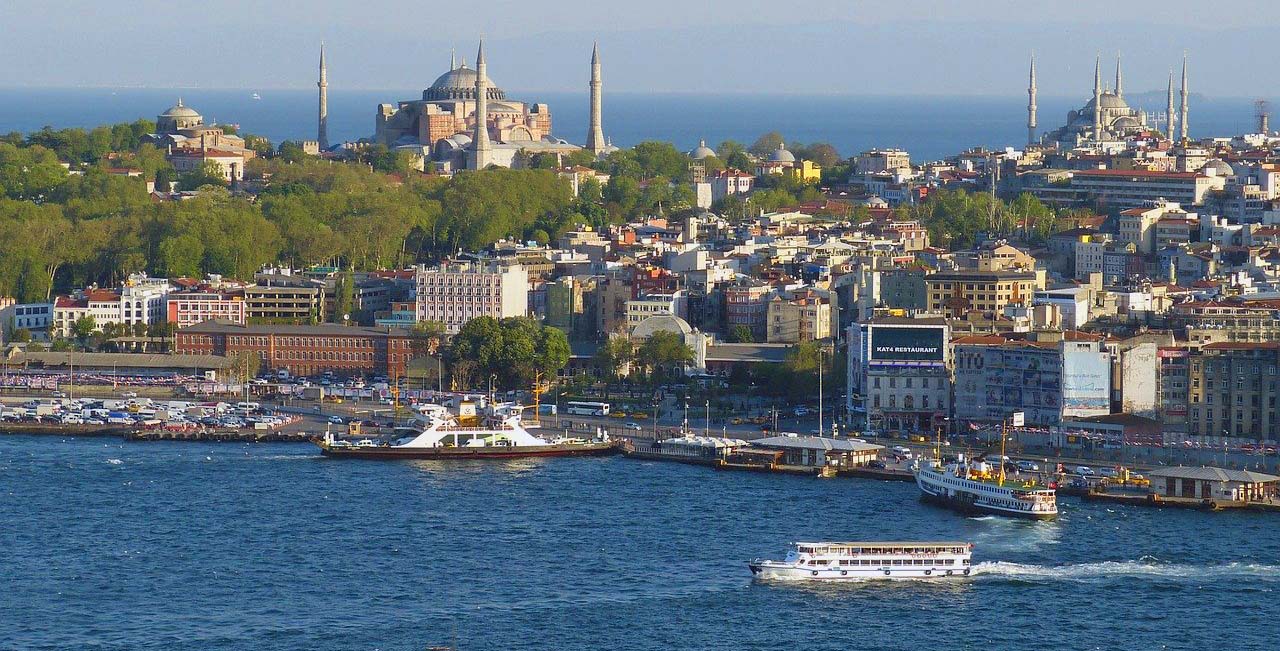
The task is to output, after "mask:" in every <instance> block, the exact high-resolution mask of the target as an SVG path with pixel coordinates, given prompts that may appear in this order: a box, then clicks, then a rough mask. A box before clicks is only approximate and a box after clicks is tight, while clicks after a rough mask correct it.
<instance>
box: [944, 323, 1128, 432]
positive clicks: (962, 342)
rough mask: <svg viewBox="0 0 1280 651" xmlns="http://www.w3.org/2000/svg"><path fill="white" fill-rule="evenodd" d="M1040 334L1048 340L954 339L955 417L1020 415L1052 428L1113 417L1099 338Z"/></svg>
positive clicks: (989, 418) (989, 419) (1105, 360)
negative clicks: (1068, 422) (1066, 422)
mask: <svg viewBox="0 0 1280 651" xmlns="http://www.w3.org/2000/svg"><path fill="white" fill-rule="evenodd" d="M1041 334H1043V335H1046V336H1045V337H1044V338H1043V339H1027V340H1010V339H1006V338H1004V337H999V336H967V337H960V338H957V339H956V340H954V341H953V342H952V346H953V354H954V356H955V415H956V418H958V419H960V420H962V421H987V422H1000V421H1001V420H1003V419H1004V418H1006V417H1008V415H1009V414H1010V413H1013V412H1015V411H1021V412H1024V413H1025V414H1026V422H1027V424H1029V425H1056V424H1059V423H1061V422H1062V421H1063V420H1064V419H1066V418H1073V417H1081V416H1103V415H1107V414H1109V413H1111V359H1110V355H1109V354H1108V353H1107V352H1106V351H1105V350H1104V349H1103V346H1102V341H1101V338H1095V337H1092V336H1089V335H1084V334H1082V333H1077V332H1066V333H1041ZM1052 336H1059V337H1061V338H1060V339H1059V340H1057V341H1053V340H1052V338H1051V337H1052Z"/></svg>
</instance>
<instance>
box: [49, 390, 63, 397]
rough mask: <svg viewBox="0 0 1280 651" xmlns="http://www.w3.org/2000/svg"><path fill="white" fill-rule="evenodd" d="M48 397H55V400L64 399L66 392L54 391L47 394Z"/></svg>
mask: <svg viewBox="0 0 1280 651" xmlns="http://www.w3.org/2000/svg"><path fill="white" fill-rule="evenodd" d="M49 395H51V396H53V397H55V398H65V397H67V392H66V391H54V392H53V393H51V394H49Z"/></svg>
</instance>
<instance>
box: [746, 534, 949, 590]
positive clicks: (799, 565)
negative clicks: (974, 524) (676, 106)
mask: <svg viewBox="0 0 1280 651" xmlns="http://www.w3.org/2000/svg"><path fill="white" fill-rule="evenodd" d="M793 546H794V549H792V550H791V551H790V552H788V553H787V557H786V558H785V559H783V560H781V561H770V560H761V559H756V560H754V561H751V562H750V563H747V566H748V567H750V568H751V574H752V575H754V576H755V577H756V578H758V579H764V580H803V581H866V580H873V579H874V580H894V579H945V578H948V577H951V578H961V577H966V576H969V573H970V571H971V569H972V567H971V565H970V562H971V559H972V556H973V544H972V543H966V542H798V543H794V545H793Z"/></svg>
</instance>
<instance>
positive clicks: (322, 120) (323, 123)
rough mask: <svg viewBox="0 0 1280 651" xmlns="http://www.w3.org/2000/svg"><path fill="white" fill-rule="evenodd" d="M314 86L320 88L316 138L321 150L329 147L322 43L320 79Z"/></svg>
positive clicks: (325, 76) (327, 106) (325, 71)
mask: <svg viewBox="0 0 1280 651" xmlns="http://www.w3.org/2000/svg"><path fill="white" fill-rule="evenodd" d="M316 86H317V87H318V88H319V89H320V113H319V115H318V118H319V129H318V133H317V134H316V140H317V141H318V142H319V143H320V149H321V151H323V150H325V149H328V148H329V72H328V70H327V69H326V68H325V65H324V43H321V44H320V81H319V82H317V83H316Z"/></svg>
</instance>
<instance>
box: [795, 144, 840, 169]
mask: <svg viewBox="0 0 1280 651" xmlns="http://www.w3.org/2000/svg"><path fill="white" fill-rule="evenodd" d="M792 152H793V153H794V154H795V155H796V158H799V159H801V160H810V161H813V162H814V164H816V165H818V166H820V167H823V168H827V167H834V166H835V165H836V164H837V163H839V162H840V152H837V151H836V148H835V147H832V146H831V145H829V144H827V143H825V142H814V143H810V144H809V145H807V146H804V147H799V146H793V147H792Z"/></svg>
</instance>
